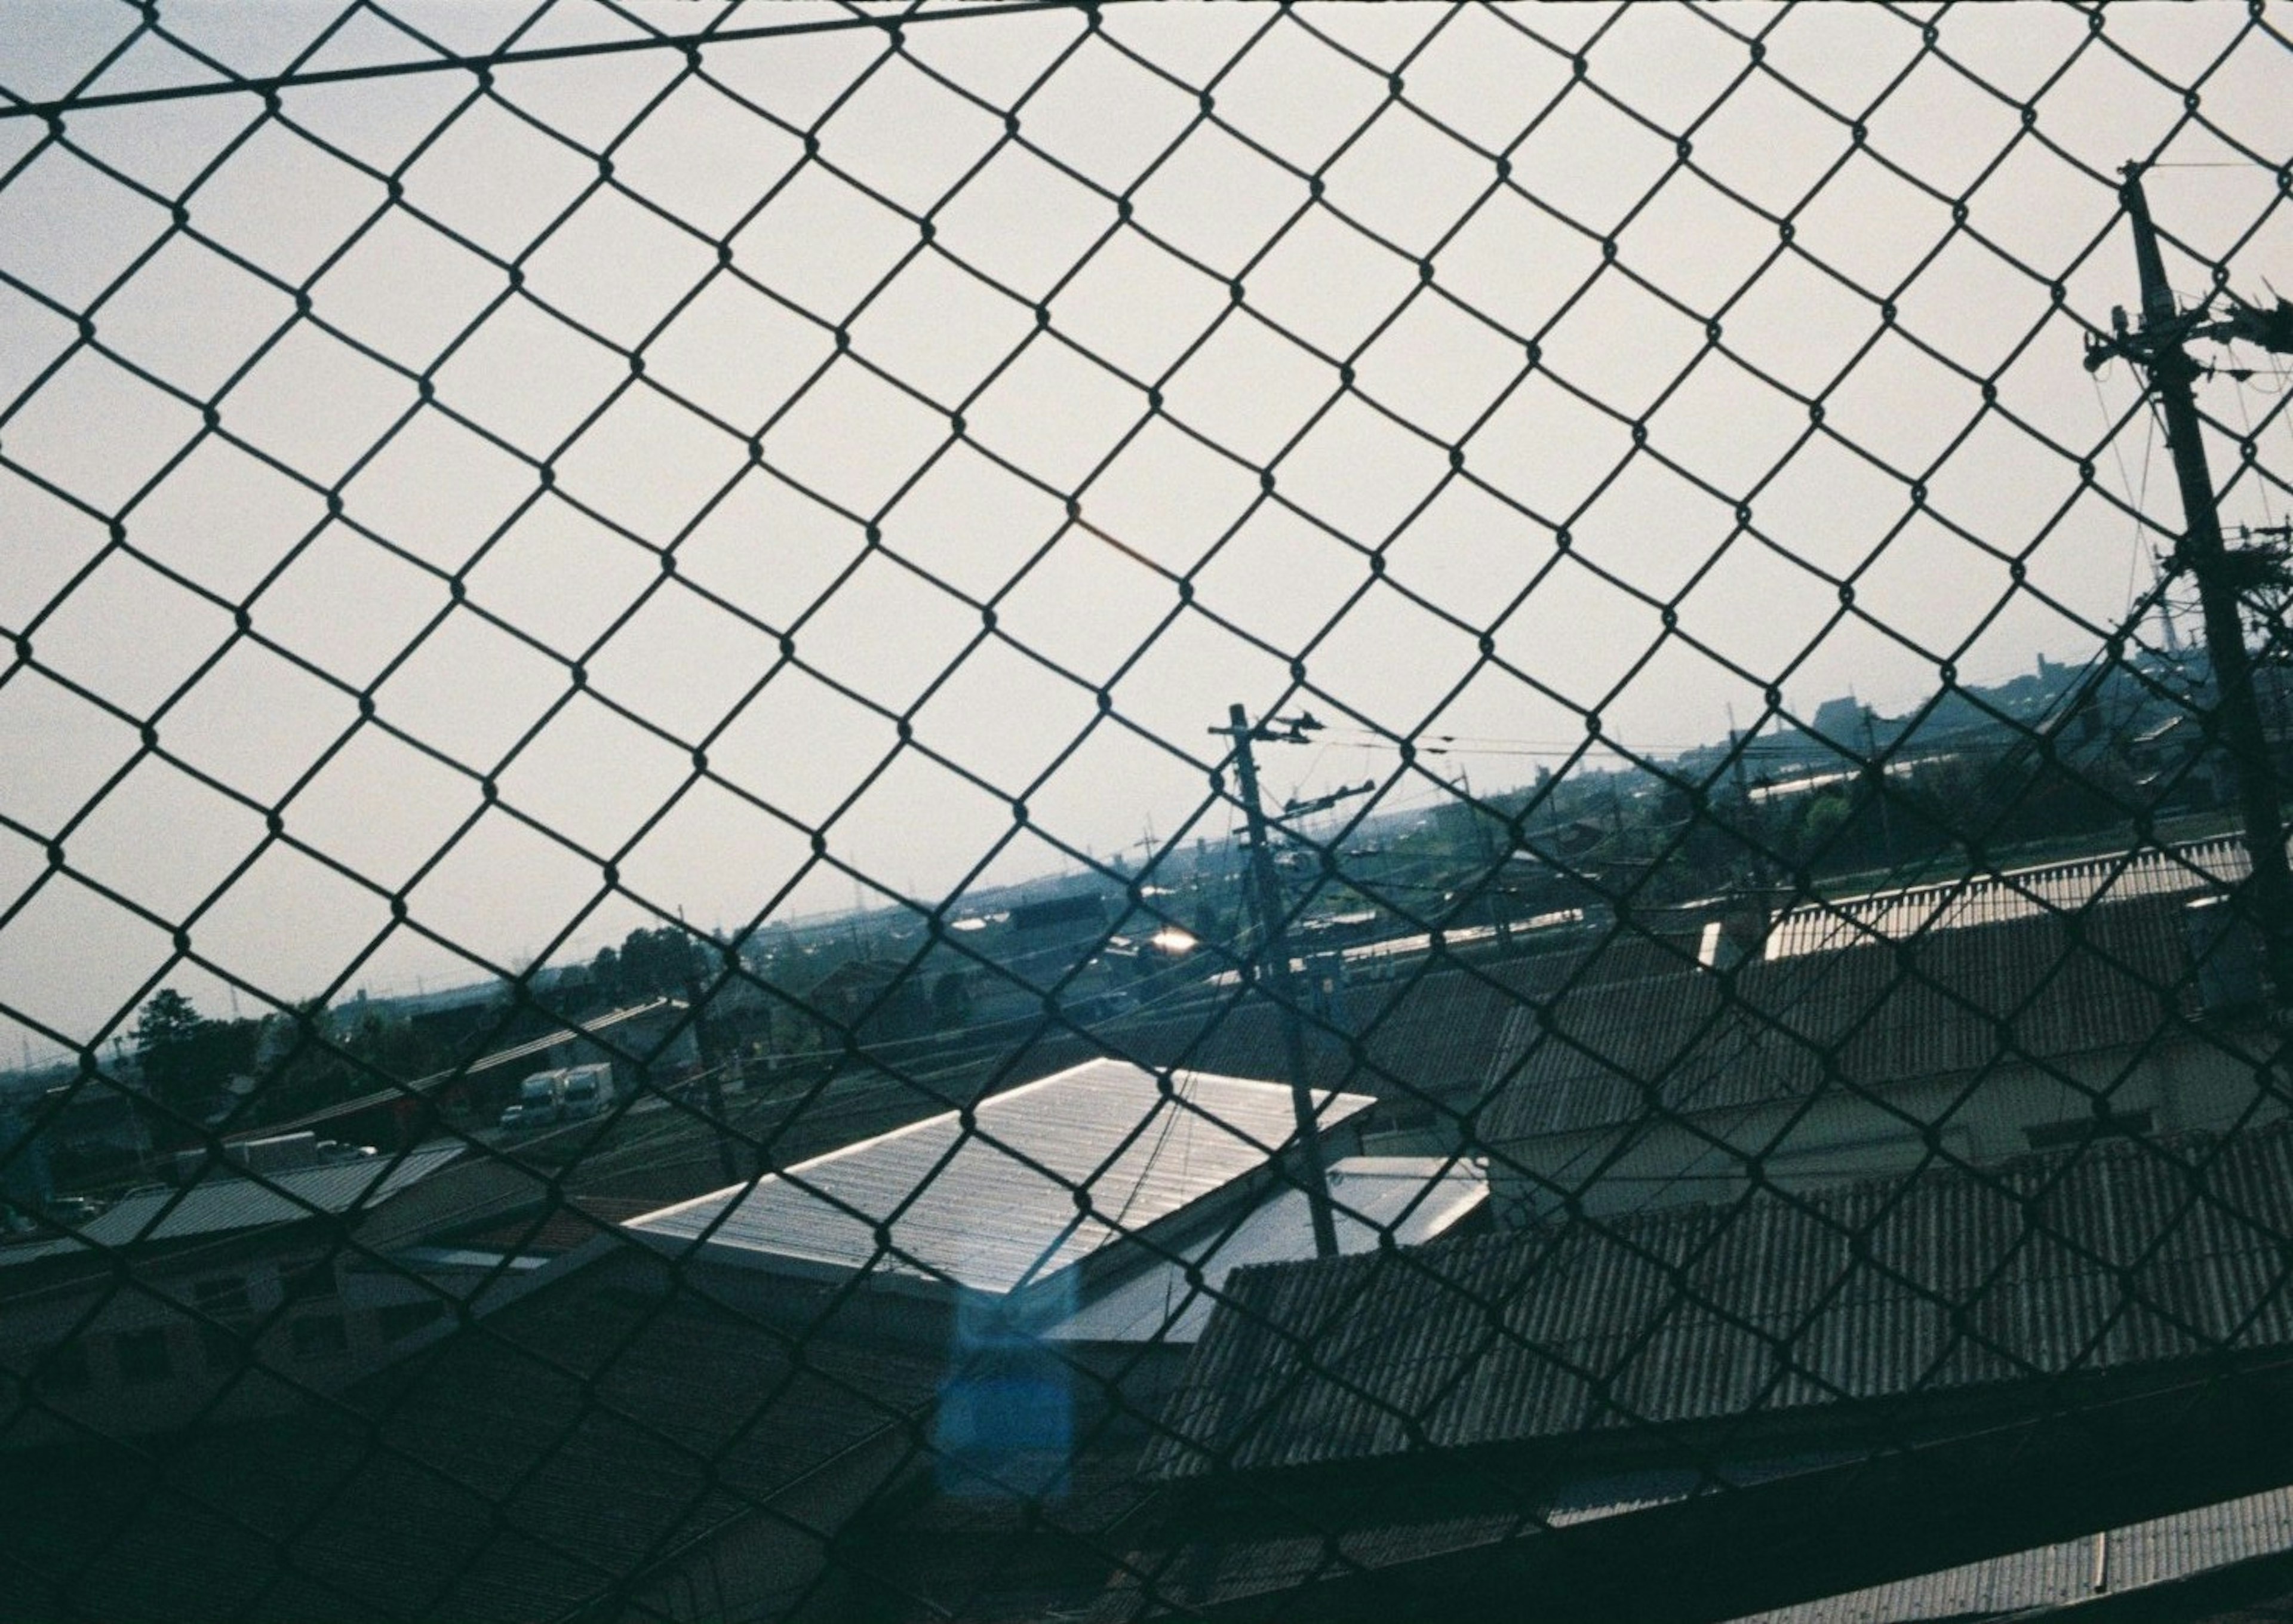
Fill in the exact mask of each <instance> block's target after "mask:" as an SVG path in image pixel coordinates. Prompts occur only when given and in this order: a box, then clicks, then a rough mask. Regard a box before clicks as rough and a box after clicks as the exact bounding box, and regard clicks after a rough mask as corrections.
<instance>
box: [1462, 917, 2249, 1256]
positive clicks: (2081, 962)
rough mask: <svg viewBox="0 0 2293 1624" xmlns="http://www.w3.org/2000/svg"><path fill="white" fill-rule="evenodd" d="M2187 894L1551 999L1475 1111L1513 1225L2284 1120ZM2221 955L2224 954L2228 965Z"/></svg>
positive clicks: (1762, 960)
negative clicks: (2198, 952) (2198, 937)
mask: <svg viewBox="0 0 2293 1624" xmlns="http://www.w3.org/2000/svg"><path fill="white" fill-rule="evenodd" d="M2185 901H2186V899H2184V898H2182V897H2177V896H2174V895H2170V894H2168V895H2161V896H2151V897H2147V898H2143V899H2140V900H2136V901H2125V902H2118V903H2111V904H2104V905H2101V906H2095V907H2092V908H2089V909H2085V910H2084V911H2082V912H2078V913H2074V914H2060V913H2056V912H2053V911H2049V910H2047V909H2044V908H2033V909H2030V911H2029V912H2027V913H2026V914H2024V915H2023V916H2022V917H2009V918H2005V919H1999V920H1995V921H1993V922H1989V923H1986V924H1982V925H1968V926H1965V927H1960V928H1935V929H1931V930H1928V931H1926V932H1925V933H1923V934H1916V935H1909V936H1905V937H1901V938H1897V937H1895V936H1893V935H1892V934H1886V935H1879V934H1876V933H1875V934H1872V935H1869V936H1867V939H1865V940H1863V941H1860V942H1858V943H1856V944H1854V945H1850V946H1842V947H1835V948H1830V949H1824V950H1818V951H1811V952H1803V953H1793V954H1789V955H1786V956H1783V957H1773V958H1768V957H1753V958H1750V959H1746V961H1744V962H1742V963H1740V964H1738V965H1735V966H1727V965H1725V964H1712V965H1705V964H1697V965H1691V966H1686V967H1682V968H1678V969H1674V970H1672V971H1669V972H1667V973H1665V974H1657V975H1652V976H1647V977H1644V978H1641V979H1637V980H1633V981H1627V982H1615V983H1612V984H1609V985H1607V986H1601V987H1585V988H1577V989H1575V990H1571V991H1569V992H1568V993H1567V994H1565V995H1563V996H1559V997H1555V998H1552V999H1551V1000H1550V1001H1549V1002H1548V1003H1546V1004H1544V1006H1543V1007H1542V1008H1541V1009H1540V1010H1539V1012H1538V1014H1537V1018H1536V1025H1537V1031H1536V1035H1535V1039H1534V1041H1532V1042H1531V1043H1529V1044H1528V1045H1527V1046H1526V1048H1525V1049H1524V1051H1523V1052H1522V1053H1521V1054H1520V1056H1519V1060H1518V1062H1517V1063H1516V1064H1515V1065H1514V1066H1513V1067H1512V1070H1511V1075H1510V1077H1509V1078H1507V1079H1505V1080H1504V1082H1503V1085H1502V1086H1501V1087H1500V1088H1499V1089H1498V1090H1497V1091H1496V1095H1495V1099H1494V1100H1493V1102H1492V1103H1491V1104H1490V1106H1489V1107H1488V1109H1487V1111H1485V1112H1484V1114H1483V1116H1482V1118H1481V1122H1482V1128H1483V1133H1484V1135H1485V1137H1486V1141H1487V1145H1488V1148H1489V1151H1490V1162H1491V1177H1492V1180H1493V1182H1494V1184H1495V1192H1496V1201H1497V1213H1498V1218H1499V1221H1500V1222H1501V1223H1513V1224H1524V1223H1532V1224H1533V1223H1540V1222H1544V1221H1548V1220H1550V1219H1551V1218H1552V1217H1553V1216H1556V1215H1559V1214H1561V1213H1563V1212H1566V1211H1568V1210H1574V1209H1579V1208H1581V1209H1583V1210H1585V1211H1589V1212H1595V1213H1618V1212H1631V1211H1635V1210H1639V1209H1641V1208H1651V1207H1660V1206H1665V1205H1671V1204H1678V1203H1681V1202H1690V1201H1709V1200H1722V1199H1725V1198H1727V1197H1729V1196H1731V1195H1734V1194H1737V1193H1739V1192H1745V1191H1747V1190H1751V1189H1754V1188H1757V1187H1760V1186H1774V1187H1778V1188H1782V1189H1787V1190H1810V1189H1819V1188H1821V1187H1824V1186H1826V1185H1828V1184H1838V1183H1841V1182H1843V1181H1847V1180H1851V1179H1856V1178H1860V1177H1867V1176H1872V1175H1876V1174H1881V1173H1891V1172H1893V1173H1900V1172H1908V1171H1910V1170H1912V1169H1914V1168H1921V1167H1924V1166H1926V1165H1928V1164H1930V1163H1932V1162H1937V1161H1940V1162H1945V1163H1949V1162H1954V1161H1956V1162H1970V1163H1981V1162H1989V1161H1994V1160H1997V1159H2003V1158H2006V1157H2011V1156H2015V1155H2020V1154H2022V1153H2025V1152H2027V1151H2031V1150H2034V1149H2043V1148H2046V1147H2047V1146H2050V1145H2055V1144H2062V1143H2075V1142H2077V1141H2078V1140H2081V1139H2084V1138H2088V1137H2092V1136H2094V1135H2112V1134H2145V1135H2146V1134H2150V1133H2162V1132H2176V1131H2182V1130H2186V1129H2194V1128H2210V1127H2228V1126H2230V1125H2231V1124H2232V1123H2236V1122H2239V1121H2243V1120H2248V1119H2252V1118H2253V1116H2254V1115H2255V1114H2256V1113H2258V1114H2259V1116H2260V1117H2261V1118H2263V1119H2266V1118H2268V1117H2271V1116H2274V1115H2277V1114H2279V1113H2280V1112H2281V1110H2282V1106H2281V1104H2280V1103H2278V1101H2277V1098H2276V1095H2275V1091H2274V1090H2273V1089H2272V1088H2270V1087H2267V1086H2265V1083H2264V1081H2263V1080H2261V1079H2262V1071H2263V1068H2264V1065H2265V1056H2266V1054H2268V1053H2269V1051H2270V1044H2269V1042H2268V1039H2267V1036H2266V1034H2265V1031H2264V1030H2262V1029H2261V1028H2260V1027H2259V1025H2258V1024H2257V1022H2256V1020H2255V1018H2254V1017H2253V1015H2252V1013H2251V1011H2250V1010H2249V1009H2245V1008H2240V1007H2237V1006H2236V1005H2235V1002H2234V1001H2233V1000H2232V1003H2231V1005H2230V1006H2229V1007H2225V1008H2221V1009H2208V1008H2207V1007H2206V1001H2205V991H2206V988H2207V986H2208V985H2209V984H2211V982H2213V981H2215V980H2216V979H2219V978H2216V977H2214V976H2212V975H2211V974H2210V972H2211V970H2213V969H2216V968H2219V967H2221V966H2211V965H2209V966H2208V972H2209V974H2208V976H2207V977H2206V978H2204V979H2202V980H2201V977H2200V967H2199V966H2197V965H2195V964H2194V963H2193V961H2192V951H2191V946H2190V942H2191V934H2190V928H2191V927H2190V923H2189V921H2188V920H2187V919H2186V918H2185V915H2184V903H2185ZM2223 957H2224V961H2226V960H2227V959H2228V958H2230V957H2232V953H2231V951H2230V950H2229V949H2226V948H2225V949H2224V954H2223Z"/></svg>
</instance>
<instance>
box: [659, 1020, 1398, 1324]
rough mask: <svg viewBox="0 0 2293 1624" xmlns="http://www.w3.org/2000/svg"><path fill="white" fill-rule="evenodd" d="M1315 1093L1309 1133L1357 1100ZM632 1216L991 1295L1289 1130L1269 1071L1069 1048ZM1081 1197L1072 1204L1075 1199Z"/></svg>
mask: <svg viewBox="0 0 2293 1624" xmlns="http://www.w3.org/2000/svg"><path fill="white" fill-rule="evenodd" d="M1370 1103H1371V1102H1370V1101H1369V1100H1368V1099H1367V1098H1366V1097H1365V1096H1363V1095H1349V1094H1330V1093H1326V1092H1325V1093H1324V1094H1322V1095H1320V1096H1319V1097H1318V1098H1317V1102H1316V1104H1317V1113H1318V1119H1319V1121H1320V1123H1321V1125H1322V1127H1323V1128H1324V1129H1325V1131H1326V1130H1327V1129H1328V1128H1331V1127H1336V1126H1337V1125H1339V1124H1340V1123H1342V1122H1344V1121H1346V1120H1348V1119H1350V1118H1352V1117H1354V1116H1355V1115H1357V1113H1359V1112H1361V1111H1365V1110H1366V1109H1367V1108H1368V1107H1369V1105H1370ZM966 1115H967V1113H964V1112H958V1111H947V1112H944V1113H942V1114H941V1115H938V1116H936V1117H931V1118H928V1119H925V1120H923V1121H921V1122H915V1123H911V1124H909V1125H908V1126H907V1127H900V1128H895V1129H894V1130H893V1131H891V1132H890V1133H887V1134H882V1135H878V1136H877V1137H875V1138H872V1139H868V1140H863V1141H862V1142H861V1143H857V1144H854V1145H849V1146H847V1147H846V1148H844V1149H843V1150H840V1151H831V1152H830V1153H829V1154H827V1155H825V1156H820V1157H816V1158H814V1159H812V1160H810V1161H806V1162H803V1163H800V1164H798V1166H796V1167H793V1168H790V1169H789V1170H788V1171H787V1172H786V1173H784V1174H779V1175H773V1176H766V1177H764V1178H760V1179H758V1180H757V1181H756V1182H755V1183H754V1184H739V1185H734V1186H732V1187H731V1188H728V1189H724V1190H719V1191H716V1192H713V1193H711V1194H709V1195H704V1196H701V1197H698V1198H696V1199H694V1200H689V1201H685V1202H682V1203H680V1204H678V1205H677V1206H674V1207H669V1208H663V1209H661V1210H660V1211H658V1212H654V1213H651V1214H648V1215H646V1216H643V1217H640V1218H636V1219H635V1220H632V1221H631V1222H630V1224H628V1228H629V1229H630V1230H632V1231H634V1232H636V1233H637V1234H640V1235H643V1236H647V1237H650V1238H652V1239H654V1240H657V1241H660V1242H663V1243H666V1248H667V1249H668V1250H670V1251H672V1252H675V1253H683V1252H685V1251H686V1250H687V1249H689V1248H691V1247H693V1246H694V1245H697V1246H699V1247H700V1248H701V1249H702V1250H703V1251H705V1252H707V1253H709V1254H711V1255H714V1256H719V1257H723V1258H725V1260H727V1261H731V1262H736V1263H745V1264H751V1265H754V1266H760V1267H766V1268H773V1269H778V1270H780V1271H782V1272H789V1273H812V1274H828V1275H842V1274H847V1273H853V1272H866V1273H875V1274H879V1275H887V1276H890V1277H893V1278H895V1279H899V1280H903V1281H907V1282H909V1283H911V1284H915V1285H920V1286H927V1287H928V1286H931V1285H933V1284H936V1283H944V1284H948V1285H953V1286H958V1287H962V1288H966V1289H971V1290H975V1291H980V1292H985V1293H989V1294H993V1295H998V1296H1001V1295H1007V1294H1009V1293H1012V1292H1015V1291H1018V1290H1021V1289H1025V1288H1029V1287H1033V1286H1035V1285H1039V1284H1041V1283H1042V1282H1045V1281H1049V1280H1050V1279H1052V1278H1053V1277H1055V1276H1057V1275H1058V1274H1059V1273H1062V1272H1063V1271H1065V1270H1066V1269H1068V1268H1071V1267H1073V1266H1074V1265H1075V1264H1078V1263H1080V1262H1082V1260H1083V1259H1084V1258H1086V1257H1088V1256H1090V1255H1091V1254H1093V1253H1095V1252H1097V1251H1098V1249H1099V1248H1102V1247H1104V1246H1106V1245H1107V1244H1108V1243H1109V1242H1111V1241H1113V1240H1117V1239H1118V1238H1120V1237H1121V1236H1122V1235H1124V1234H1128V1233H1132V1232H1136V1231H1138V1230H1140V1229H1143V1228H1145V1227H1146V1226H1147V1225H1149V1224H1154V1223H1155V1222H1156V1221H1158V1220H1160V1219H1163V1218H1167V1217H1170V1216H1173V1215H1175V1214H1177V1213H1179V1212H1180V1211H1182V1210H1184V1209H1186V1208H1188V1207H1191V1206H1193V1205H1194V1204H1195V1202H1197V1201H1200V1200H1203V1199H1204V1198H1206V1197H1208V1196H1210V1195H1211V1194H1212V1193H1213V1192H1218V1191H1219V1190H1221V1189H1224V1188H1225V1187H1227V1186H1228V1185H1230V1184H1235V1183H1236V1181H1238V1180H1241V1179H1243V1178H1244V1177H1247V1176H1251V1175H1252V1174H1255V1173H1258V1172H1260V1171H1261V1170H1263V1169H1264V1168H1267V1167H1268V1165H1269V1164H1270V1163H1271V1162H1272V1161H1273V1159H1275V1158H1276V1156H1277V1155H1278V1154H1279V1153H1280V1152H1281V1151H1283V1149H1284V1147H1285V1146H1287V1145H1288V1143H1290V1141H1291V1139H1292V1135H1293V1132H1294V1118H1293V1115H1292V1103H1291V1090H1290V1088H1289V1087H1288V1086H1287V1085H1285V1084H1276V1083H1264V1082H1252V1081H1246V1080H1244V1079H1238V1078H1231V1077H1219V1076H1214V1075H1211V1074H1209V1073H1206V1072H1199V1071H1176V1072H1172V1073H1171V1074H1170V1077H1169V1081H1168V1084H1167V1086H1166V1084H1165V1083H1164V1081H1163V1079H1161V1078H1159V1077H1158V1076H1157V1075H1156V1074H1155V1072H1152V1071H1147V1070H1145V1069H1144V1068H1142V1067H1139V1066H1136V1065H1132V1064H1130V1062H1126V1061H1119V1060H1108V1059H1104V1058H1102V1059H1098V1060H1092V1061H1086V1062H1083V1063H1082V1064H1081V1065H1078V1066H1075V1067H1073V1068H1071V1069H1069V1070H1067V1071H1061V1072H1058V1073H1057V1074H1056V1075H1054V1076H1051V1077H1047V1078H1044V1079H1041V1080H1040V1081H1037V1082H1033V1083H1028V1084H1025V1085H1023V1086H1021V1087H1017V1088H1012V1089H1008V1090H1006V1091H1005V1092H1003V1093H1001V1094H999V1095H992V1096H990V1097H989V1098H987V1099H984V1100H982V1101H980V1102H979V1103H977V1104H976V1105H975V1106H973V1107H972V1108H970V1111H969V1112H968V1116H969V1118H970V1122H969V1123H968V1124H967V1121H966ZM1086 1194H1087V1196H1088V1201H1087V1202H1086V1201H1085V1200H1084V1199H1083V1198H1084V1196H1085V1195H1086Z"/></svg>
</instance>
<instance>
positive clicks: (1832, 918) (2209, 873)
mask: <svg viewBox="0 0 2293 1624" xmlns="http://www.w3.org/2000/svg"><path fill="white" fill-rule="evenodd" d="M2252 869H2253V864H2252V860H2251V859H2250V858H2248V856H2247V854H2246V851H2245V848H2244V847H2243V846H2242V845H2241V844H2239V843H2238V842H2237V841H2234V840H2200V841H2194V842H2192V843H2191V844H2186V845H2179V846H2172V847H2167V848H2160V849H2153V850H2149V851H2140V850H2136V851H2131V852H2116V853H2113V854H2112V855H2111V856H2108V857H2094V858H2083V859H2080V860H2078V861H2076V862H2062V863H2047V864H2044V865H2042V866H2039V867H2037V868H2030V869H2011V870H2009V871H2007V872H2005V873H2002V874H1994V875H1979V876H1976V877H1973V878H1971V879H1964V880H1949V881H1945V882H1943V883H1941V884H1938V885H1913V886H1908V887H1906V888H1904V889H1901V890H1896V891H1878V892H1873V893H1870V894H1869V895H1868V896H1860V897H1846V898H1843V899H1841V900H1839V901H1832V902H1807V903H1803V904H1802V905H1800V906H1799V907H1797V908H1793V909H1787V910H1786V911H1785V912H1784V913H1783V914H1782V915H1781V916H1780V917H1778V918H1777V920H1776V922H1775V924H1774V925H1773V926H1772V927H1771V928H1770V931H1769V933H1768V937H1767V942H1766V945H1765V947H1764V949H1762V950H1763V952H1764V953H1765V956H1766V957H1769V958H1790V957H1797V956H1798V955H1800V954H1803V953H1825V952H1829V951H1831V950H1832V949H1836V948H1843V947H1848V946H1851V945H1852V944H1854V943H1856V942H1860V941H1875V940H1876V941H1903V940H1905V939H1907V938H1909V937H1912V936H1916V935H1918V934H1920V933H1925V932H1932V931H1949V930H1959V929H1963V928H1965V927H1966V926H1968V925H1996V924H1999V923H2001V922H2003V921H2005V920H2009V919H2029V918H2036V917H2040V916H2042V915H2049V914H2062V913H2075V912H2077V911H2078V910H2079V909H2084V908H2088V907H2091V906H2093V905H2094V904H2095V903H2099V902H2122V901H2130V900H2132V899H2134V898H2136V897H2158V896H2173V897H2186V896H2188V895H2190V894H2191V893H2195V892H2204V891H2219V890H2223V889H2224V888H2226V887H2228V886H2232V885H2239V884H2240V883H2242V882H2243V881H2244V880H2245V878H2246V877H2247V876H2248V875H2249V874H2250V873H2251V872H2252Z"/></svg>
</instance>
